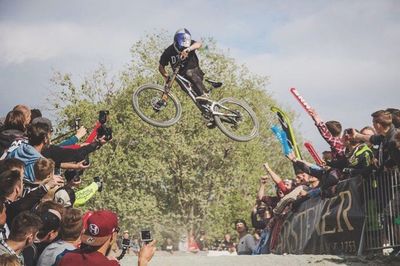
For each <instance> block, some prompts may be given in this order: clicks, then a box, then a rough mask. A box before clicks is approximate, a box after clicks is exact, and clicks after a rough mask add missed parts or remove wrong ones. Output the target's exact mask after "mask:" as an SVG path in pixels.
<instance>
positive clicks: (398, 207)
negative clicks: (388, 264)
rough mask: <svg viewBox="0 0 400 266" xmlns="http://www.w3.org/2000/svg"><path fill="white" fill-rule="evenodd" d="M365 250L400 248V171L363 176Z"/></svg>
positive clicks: (380, 250)
mask: <svg viewBox="0 0 400 266" xmlns="http://www.w3.org/2000/svg"><path fill="white" fill-rule="evenodd" d="M363 190H364V200H365V215H366V219H365V226H364V234H363V235H364V248H365V249H364V250H365V251H369V252H374V251H377V252H378V251H379V252H382V250H383V249H386V248H396V247H399V248H400V172H399V170H398V169H395V170H390V171H384V172H382V173H374V174H372V175H370V177H369V178H366V179H364V187H363Z"/></svg>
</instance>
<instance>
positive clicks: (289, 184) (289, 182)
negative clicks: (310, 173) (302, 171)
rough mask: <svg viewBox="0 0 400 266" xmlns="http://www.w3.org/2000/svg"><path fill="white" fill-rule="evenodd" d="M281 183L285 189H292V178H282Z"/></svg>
mask: <svg viewBox="0 0 400 266" xmlns="http://www.w3.org/2000/svg"><path fill="white" fill-rule="evenodd" d="M283 183H284V184H285V187H286V189H287V190H289V191H290V190H292V189H293V186H294V184H293V183H294V180H292V179H285V180H283Z"/></svg>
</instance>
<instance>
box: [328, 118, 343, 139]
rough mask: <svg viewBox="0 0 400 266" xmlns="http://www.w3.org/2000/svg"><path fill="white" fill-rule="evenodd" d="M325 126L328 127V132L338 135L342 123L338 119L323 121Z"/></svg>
mask: <svg viewBox="0 0 400 266" xmlns="http://www.w3.org/2000/svg"><path fill="white" fill-rule="evenodd" d="M325 125H326V127H327V128H328V130H329V132H330V133H331V134H332V136H334V137H339V136H340V133H341V132H342V125H341V124H340V122H338V121H328V122H326V123H325Z"/></svg>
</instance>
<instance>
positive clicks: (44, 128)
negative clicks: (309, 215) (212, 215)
mask: <svg viewBox="0 0 400 266" xmlns="http://www.w3.org/2000/svg"><path fill="white" fill-rule="evenodd" d="M103 114H105V112H103ZM105 122H106V121H98V122H97V123H96V125H95V127H94V129H93V130H92V132H91V133H90V134H89V136H88V137H87V139H86V140H84V141H81V140H82V138H83V137H84V136H85V135H86V134H87V130H86V128H84V127H79V128H77V129H76V132H75V134H73V135H72V136H71V137H69V138H67V139H65V140H64V141H62V142H61V143H57V144H53V143H52V141H51V140H52V137H53V136H52V134H53V127H52V123H51V121H50V120H49V119H47V118H45V117H42V114H41V112H40V111H39V110H37V109H33V110H31V109H30V108H29V107H27V106H25V105H17V106H15V107H14V108H13V109H12V110H11V111H10V112H8V114H7V115H6V117H5V119H4V120H2V121H1V124H0V265H29V266H36V265H40V266H45V265H49V266H51V265H119V262H118V260H117V259H116V258H114V257H111V256H110V251H111V247H112V246H113V244H114V243H115V242H116V240H117V235H118V232H119V227H118V216H117V214H116V213H114V212H112V211H110V210H94V211H90V212H87V213H82V212H81V211H80V210H79V209H78V208H77V207H78V206H82V205H84V204H85V203H86V202H87V201H88V200H90V198H92V197H93V195H95V194H96V193H97V192H98V191H101V190H102V188H103V182H102V180H101V178H100V177H95V178H94V179H93V182H92V183H91V184H89V185H88V186H86V187H84V188H79V187H80V184H81V175H82V173H83V171H84V170H85V169H87V168H89V167H90V166H91V165H90V163H89V155H90V154H91V153H93V152H95V151H96V150H97V149H100V148H101V146H103V145H105V144H106V143H107V142H108V141H109V140H110V137H109V135H110V134H109V135H104V133H102V132H104V130H99V128H102V126H103V125H104V123H105ZM102 129H104V128H102ZM106 133H107V131H106ZM154 245H155V241H153V242H151V243H149V244H148V245H144V246H143V247H142V249H141V251H140V253H139V254H138V255H139V259H138V264H139V265H141V266H143V265H147V264H148V262H149V261H150V260H151V258H152V256H153V254H154V252H155V246H154Z"/></svg>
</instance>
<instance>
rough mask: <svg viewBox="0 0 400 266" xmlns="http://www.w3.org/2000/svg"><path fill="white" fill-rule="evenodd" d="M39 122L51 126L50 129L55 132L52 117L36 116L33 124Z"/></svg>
mask: <svg viewBox="0 0 400 266" xmlns="http://www.w3.org/2000/svg"><path fill="white" fill-rule="evenodd" d="M37 123H43V124H46V125H48V126H49V128H50V131H51V132H53V125H52V124H51V121H50V119H48V118H45V117H36V118H35V119H33V120H32V123H31V124H32V125H34V124H37Z"/></svg>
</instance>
